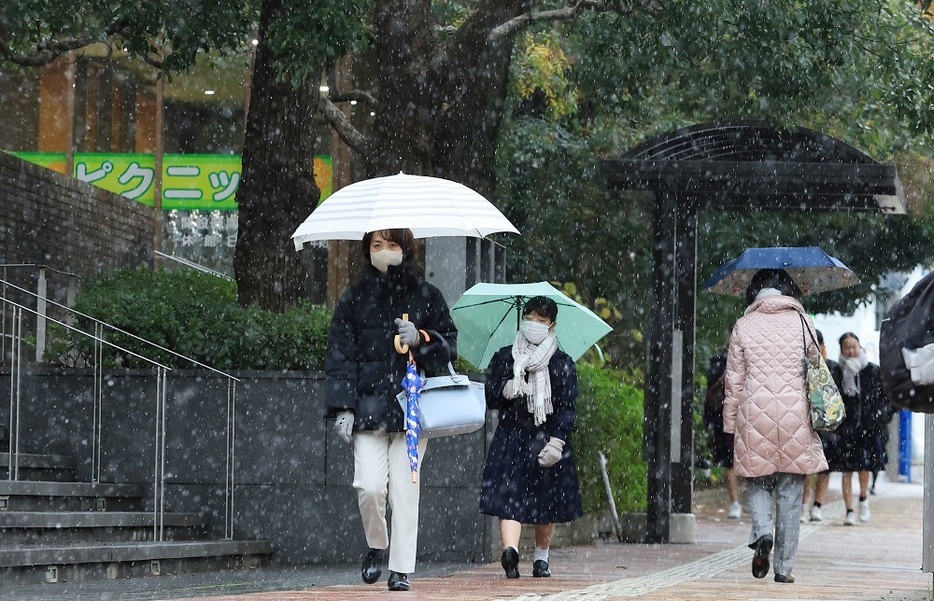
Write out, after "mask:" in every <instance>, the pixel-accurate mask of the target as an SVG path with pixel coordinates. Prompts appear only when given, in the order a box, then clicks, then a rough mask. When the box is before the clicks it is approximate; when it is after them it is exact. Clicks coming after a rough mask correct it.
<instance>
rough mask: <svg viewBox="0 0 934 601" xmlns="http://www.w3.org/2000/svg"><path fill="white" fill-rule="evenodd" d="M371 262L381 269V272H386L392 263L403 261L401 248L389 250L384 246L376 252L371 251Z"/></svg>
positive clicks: (396, 263)
mask: <svg viewBox="0 0 934 601" xmlns="http://www.w3.org/2000/svg"><path fill="white" fill-rule="evenodd" d="M370 263H372V264H373V267H375V268H376V269H378V270H379V272H380V273H386V270H387V269H389V266H390V265H399V264H401V263H402V251H401V250H389V249H388V248H384V249H383V250H378V251H376V252H375V253H370Z"/></svg>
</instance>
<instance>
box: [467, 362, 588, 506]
mask: <svg viewBox="0 0 934 601" xmlns="http://www.w3.org/2000/svg"><path fill="white" fill-rule="evenodd" d="M514 363H515V361H514V360H513V358H512V347H511V346H506V347H503V348H501V349H500V350H498V351H497V352H496V354H495V355H493V358H492V359H491V360H490V365H489V367H488V368H487V371H486V402H487V407H488V408H489V409H495V410H498V411H499V425H498V426H497V428H496V433H495V434H494V435H493V441H492V442H491V443H490V450H489V453H488V454H487V459H486V466H485V468H484V470H483V484H482V488H481V491H480V512H481V513H485V514H489V515H493V516H496V517H499V518H501V519H507V520H515V521H517V522H520V523H522V524H555V523H560V522H570V521H572V520H576V519H577V518H579V517H581V516H582V515H583V509H582V507H581V494H580V484H579V483H578V480H577V465H576V464H575V462H574V451H573V450H572V447H571V439H570V437H571V431H572V430H573V429H574V417H575V403H576V401H577V369H576V368H575V367H574V361H573V360H572V359H571V357H569V356H568V355H567V353H565V352H563V351H561V350H558V351H555V354H554V355H552V357H551V361H550V362H549V363H548V375H549V377H550V378H551V396H552V399H551V402H552V406H553V407H554V411H553V412H552V413H551V415H549V416H548V417H547V419H546V420H545V422H544V423H543V424H541V425H539V426H536V425H535V422H534V420H533V418H532V414H531V413H530V412H529V410H528V407H527V403H528V401H527V400H526V399H525V398H524V397H520V398H516V399H506V398H505V397H503V388H504V387H505V386H506V382H507V381H508V380H510V379H512V377H513V373H512V369H513V364H514ZM552 436H554V437H556V438H560V439H561V440H563V441H564V449H563V450H562V454H561V460H560V461H558V463H556V464H555V465H553V466H552V467H550V468H543V467H541V466H540V465H539V464H538V454H539V452H541V450H542V448H543V447H544V446H545V443H546V442H548V439H549V438H551V437H552Z"/></svg>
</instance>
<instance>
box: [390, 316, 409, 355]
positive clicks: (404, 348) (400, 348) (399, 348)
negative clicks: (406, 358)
mask: <svg viewBox="0 0 934 601" xmlns="http://www.w3.org/2000/svg"><path fill="white" fill-rule="evenodd" d="M408 320H409V314H408V313H403V314H402V321H408ZM392 342H393V344H395V346H396V352H397V353H399V354H400V355H404V354H406V353H407V352H409V345H407V344H402V343H401V342H399V335H398V334H396V337H395V338H393V341H392Z"/></svg>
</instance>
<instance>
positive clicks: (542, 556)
mask: <svg viewBox="0 0 934 601" xmlns="http://www.w3.org/2000/svg"><path fill="white" fill-rule="evenodd" d="M538 560H542V561H544V562H545V563H548V549H539V548H538V547H535V553H533V554H532V561H533V562H535V561H538Z"/></svg>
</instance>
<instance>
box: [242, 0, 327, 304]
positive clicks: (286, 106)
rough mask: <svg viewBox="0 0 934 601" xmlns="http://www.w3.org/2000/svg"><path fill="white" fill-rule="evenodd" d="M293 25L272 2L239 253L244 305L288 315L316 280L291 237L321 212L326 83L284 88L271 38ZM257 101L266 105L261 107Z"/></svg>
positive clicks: (266, 9) (248, 144) (250, 121)
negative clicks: (320, 126)
mask: <svg viewBox="0 0 934 601" xmlns="http://www.w3.org/2000/svg"><path fill="white" fill-rule="evenodd" d="M280 18H288V15H287V11H286V8H285V7H284V6H283V2H282V0H264V1H263V5H262V9H261V12H260V27H259V36H258V39H259V44H258V46H257V49H256V59H255V63H254V66H253V89H252V91H251V98H252V99H253V101H251V102H250V111H249V115H248V117H247V127H246V135H245V140H244V145H243V170H242V177H243V179H242V181H241V183H240V186H239V188H238V190H237V203H238V205H239V227H238V230H239V235H238V238H237V247H236V249H235V252H234V273H235V274H236V280H237V296H238V301H239V302H240V304H241V305H249V304H251V303H254V302H255V303H258V304H259V305H260V306H261V307H263V308H264V309H267V310H270V311H275V312H282V311H284V310H285V309H287V308H289V307H291V306H294V305H295V304H296V303H297V302H298V301H299V300H300V299H301V298H303V297H304V296H305V294H306V290H307V281H306V280H307V279H308V274H307V272H306V270H305V268H304V267H303V266H302V263H301V262H300V256H299V253H297V252H296V251H295V247H294V246H293V244H292V240H291V239H290V238H289V236H290V235H291V234H292V232H293V231H295V228H296V227H297V226H298V225H299V224H300V223H301V222H302V220H304V219H305V218H306V217H307V216H308V215H309V214H310V213H311V211H312V209H314V207H315V206H316V205H317V201H318V197H319V190H318V188H317V186H316V185H315V180H314V135H313V132H312V127H313V120H314V106H315V101H316V99H317V94H318V93H319V92H318V81H317V80H314V78H309V80H308V81H305V82H303V84H302V85H301V86H299V87H297V88H296V87H293V86H292V84H291V83H289V82H280V81H277V80H276V71H275V61H276V56H275V55H274V54H273V53H272V51H271V50H270V49H269V47H268V45H267V44H266V42H265V32H266V31H268V28H269V27H270V24H272V23H274V22H275V21H276V20H277V19H280ZM257 99H262V100H261V101H259V100H257Z"/></svg>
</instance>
